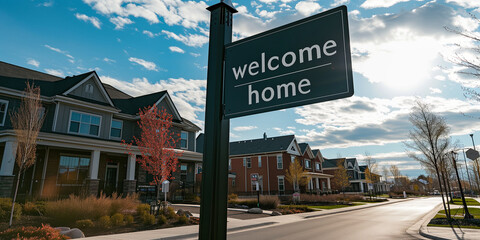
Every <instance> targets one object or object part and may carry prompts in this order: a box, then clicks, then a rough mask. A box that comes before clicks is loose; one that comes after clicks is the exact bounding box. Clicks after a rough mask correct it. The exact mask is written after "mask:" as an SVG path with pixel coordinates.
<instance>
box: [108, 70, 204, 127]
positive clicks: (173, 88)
mask: <svg viewBox="0 0 480 240" xmlns="http://www.w3.org/2000/svg"><path fill="white" fill-rule="evenodd" d="M100 79H101V80H102V82H104V83H107V84H110V85H112V86H114V87H116V88H118V89H120V90H121V91H124V92H126V93H128V94H130V95H132V96H135V97H136V96H141V95H145V94H149V93H154V92H159V91H163V90H168V92H169V94H170V96H171V97H172V100H173V102H174V104H175V106H176V107H177V109H178V111H179V112H180V115H181V116H182V117H184V118H186V119H188V120H191V121H193V122H194V123H196V124H197V125H198V126H199V127H201V128H203V121H200V120H199V119H198V114H199V113H201V112H203V111H204V107H205V101H206V92H205V89H206V80H193V79H184V78H170V79H168V80H160V81H158V82H156V83H150V82H149V81H148V79H146V78H134V79H133V80H132V81H122V80H118V79H115V78H112V77H109V76H100Z"/></svg>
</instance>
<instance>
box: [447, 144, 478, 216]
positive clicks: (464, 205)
mask: <svg viewBox="0 0 480 240" xmlns="http://www.w3.org/2000/svg"><path fill="white" fill-rule="evenodd" d="M454 154H456V153H455V152H454V151H452V161H453V167H454V168H455V173H456V174H457V180H458V188H460V194H461V196H462V202H463V209H464V212H465V216H464V219H473V216H472V215H470V213H469V212H468V207H467V202H465V195H463V189H462V182H461V181H460V176H458V169H457V162H456V161H455V155H454Z"/></svg>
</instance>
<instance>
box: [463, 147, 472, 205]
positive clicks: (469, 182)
mask: <svg viewBox="0 0 480 240" xmlns="http://www.w3.org/2000/svg"><path fill="white" fill-rule="evenodd" d="M462 151H463V161H465V168H466V170H467V177H468V184H470V195H471V196H473V190H472V181H470V173H468V164H467V158H466V157H465V148H464V149H462Z"/></svg>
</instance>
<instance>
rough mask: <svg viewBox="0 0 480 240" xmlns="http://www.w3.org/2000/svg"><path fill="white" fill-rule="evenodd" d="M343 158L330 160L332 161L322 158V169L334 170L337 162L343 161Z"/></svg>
mask: <svg viewBox="0 0 480 240" xmlns="http://www.w3.org/2000/svg"><path fill="white" fill-rule="evenodd" d="M344 160H345V158H332V159H326V158H324V161H323V163H322V168H336V167H337V163H338V161H344Z"/></svg>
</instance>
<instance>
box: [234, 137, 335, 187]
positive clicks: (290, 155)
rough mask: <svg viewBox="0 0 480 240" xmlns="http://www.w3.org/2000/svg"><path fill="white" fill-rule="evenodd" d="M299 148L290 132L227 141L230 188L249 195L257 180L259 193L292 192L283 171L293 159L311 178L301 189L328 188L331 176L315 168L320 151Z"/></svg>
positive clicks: (291, 184)
mask: <svg viewBox="0 0 480 240" xmlns="http://www.w3.org/2000/svg"><path fill="white" fill-rule="evenodd" d="M302 147H303V149H302ZM302 147H300V145H299V144H298V143H297V140H296V138H295V136H294V135H287V136H278V137H267V136H266V134H264V137H263V138H260V139H251V140H243V141H237V142H231V143H230V159H229V170H230V174H229V176H230V178H233V179H231V180H230V182H229V188H230V191H231V192H235V193H237V194H246V195H249V194H252V193H254V192H256V191H257V182H258V191H260V192H261V193H262V194H280V195H282V194H290V193H293V190H294V188H293V183H290V182H288V181H287V179H286V170H287V169H288V168H289V166H290V164H291V163H293V162H294V160H295V159H296V158H297V159H298V160H299V161H300V163H301V165H302V167H303V168H304V169H305V170H306V171H308V175H309V176H310V177H311V178H312V180H311V181H310V182H309V184H308V185H307V186H306V187H304V188H303V189H302V191H307V192H317V191H322V190H323V191H328V190H329V185H328V183H329V181H330V178H331V177H332V176H331V175H328V174H324V173H323V172H322V169H321V167H319V163H321V161H322V158H321V154H320V151H316V154H314V153H313V151H312V150H311V149H310V147H309V146H308V145H302ZM320 165H321V164H320ZM317 167H318V168H317ZM323 182H325V183H324V184H322V185H321V183H323ZM322 186H324V187H323V188H322Z"/></svg>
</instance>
